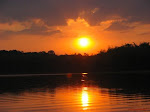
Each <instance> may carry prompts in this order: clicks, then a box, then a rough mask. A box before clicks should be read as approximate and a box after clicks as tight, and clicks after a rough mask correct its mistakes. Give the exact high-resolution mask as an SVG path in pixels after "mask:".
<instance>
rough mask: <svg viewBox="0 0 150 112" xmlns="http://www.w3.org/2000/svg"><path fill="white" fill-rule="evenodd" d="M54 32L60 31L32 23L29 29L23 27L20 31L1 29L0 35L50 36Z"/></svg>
mask: <svg viewBox="0 0 150 112" xmlns="http://www.w3.org/2000/svg"><path fill="white" fill-rule="evenodd" d="M56 33H61V31H60V30H55V29H49V28H47V27H46V26H44V25H37V24H32V25H31V27H30V28H29V29H24V30H22V31H1V32H0V37H1V38H3V37H7V36H12V35H16V34H25V35H27V34H29V35H44V36H50V35H53V34H56Z"/></svg>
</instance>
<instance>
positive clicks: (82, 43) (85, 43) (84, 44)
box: [78, 37, 90, 47]
mask: <svg viewBox="0 0 150 112" xmlns="http://www.w3.org/2000/svg"><path fill="white" fill-rule="evenodd" d="M78 43H79V45H80V46H81V47H87V46H88V45H89V44H90V41H89V39H88V38H86V37H82V38H80V39H79V41H78Z"/></svg>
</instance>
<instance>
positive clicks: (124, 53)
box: [0, 42, 150, 74]
mask: <svg viewBox="0 0 150 112" xmlns="http://www.w3.org/2000/svg"><path fill="white" fill-rule="evenodd" d="M149 57H150V43H149V42H143V43H141V44H139V45H137V44H135V43H132V44H124V45H122V46H120V47H114V48H108V50H107V51H104V50H102V51H100V52H99V53H98V54H95V55H88V54H86V53H85V54H84V55H81V54H72V55H67V54H65V55H56V54H55V52H54V51H53V50H50V51H48V52H45V51H42V52H23V51H17V50H10V51H6V50H1V51H0V74H29V73H30V74H31V73H32V74H37V73H75V72H76V73H77V72H102V71H107V72H108V71H132V70H133V71H136V70H150V66H149V64H150V58H149Z"/></svg>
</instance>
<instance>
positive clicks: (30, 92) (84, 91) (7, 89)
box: [0, 74, 150, 112]
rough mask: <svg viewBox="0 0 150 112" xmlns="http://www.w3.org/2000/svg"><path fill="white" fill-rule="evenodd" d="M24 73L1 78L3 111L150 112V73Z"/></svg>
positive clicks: (0, 87) (0, 96)
mask: <svg viewBox="0 0 150 112" xmlns="http://www.w3.org/2000/svg"><path fill="white" fill-rule="evenodd" d="M120 75H121V76H120ZM20 76H21V75H18V76H13V77H11V76H7V77H4V76H1V77H0V112H82V111H83V112H150V89H149V83H150V82H149V74H146V75H143V74H96V75H95V74H88V75H87V74H64V75H63V74H60V75H59V74H57V75H43V76H41V75H24V76H21V77H20Z"/></svg>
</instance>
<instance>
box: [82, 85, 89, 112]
mask: <svg viewBox="0 0 150 112" xmlns="http://www.w3.org/2000/svg"><path fill="white" fill-rule="evenodd" d="M87 90H88V88H87V87H83V88H82V107H83V110H87V109H88V106H89V95H88V91H87Z"/></svg>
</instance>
